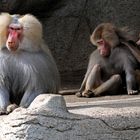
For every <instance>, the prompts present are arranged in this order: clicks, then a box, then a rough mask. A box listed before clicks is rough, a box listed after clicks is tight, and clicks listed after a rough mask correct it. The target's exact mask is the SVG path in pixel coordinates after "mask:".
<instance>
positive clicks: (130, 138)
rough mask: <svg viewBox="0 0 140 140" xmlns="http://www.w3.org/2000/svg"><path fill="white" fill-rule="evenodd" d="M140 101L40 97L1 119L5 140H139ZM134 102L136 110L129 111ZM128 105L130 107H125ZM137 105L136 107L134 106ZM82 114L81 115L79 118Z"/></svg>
mask: <svg viewBox="0 0 140 140" xmlns="http://www.w3.org/2000/svg"><path fill="white" fill-rule="evenodd" d="M139 101H140V99H139V98H137V99H129V100H127V99H123V100H121V101H110V102H108V101H99V102H95V103H93V102H89V103H86V102H85V103H71V104H67V107H68V110H69V111H70V112H71V113H70V112H69V111H67V109H66V105H65V101H64V99H63V97H62V96H60V95H56V96H55V95H54V94H53V95H51V94H49V95H46V94H45V95H39V96H38V97H37V98H36V99H35V100H34V102H33V103H32V104H31V105H30V107H29V108H27V109H23V108H18V109H16V110H15V111H14V112H13V113H11V114H9V115H7V116H1V117H0V138H1V140H74V139H75V140H126V139H127V140H139V139H140V110H139V106H137V105H139ZM129 102H131V103H132V104H131V105H132V106H129V107H128V103H129ZM123 104H126V106H123ZM133 105H134V106H133ZM78 114H79V115H78Z"/></svg>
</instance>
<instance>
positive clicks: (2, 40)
mask: <svg viewBox="0 0 140 140" xmlns="http://www.w3.org/2000/svg"><path fill="white" fill-rule="evenodd" d="M58 89H59V72H58V70H57V66H56V64H55V62H54V59H53V57H52V55H51V53H50V51H49V49H48V48H47V46H46V45H45V44H44V41H43V39H42V25H41V23H40V22H39V21H38V20H37V19H36V18H35V17H34V16H32V15H30V14H26V15H23V16H20V15H10V14H8V13H2V14H1V15H0V114H5V113H9V112H10V111H12V110H13V109H14V108H12V107H13V106H12V107H11V104H12V103H15V104H17V105H19V106H22V107H28V106H29V105H30V103H31V102H32V101H33V100H34V98H35V97H36V96H38V95H39V94H42V93H58ZM13 105H14V104H13ZM9 106H10V107H9ZM9 108H10V109H9Z"/></svg>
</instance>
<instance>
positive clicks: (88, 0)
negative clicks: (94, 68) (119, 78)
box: [0, 0, 140, 82]
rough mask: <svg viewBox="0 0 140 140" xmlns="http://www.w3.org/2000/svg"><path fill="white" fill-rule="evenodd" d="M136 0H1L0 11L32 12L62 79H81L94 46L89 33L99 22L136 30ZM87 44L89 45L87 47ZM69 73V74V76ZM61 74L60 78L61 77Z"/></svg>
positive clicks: (139, 23)
mask: <svg viewBox="0 0 140 140" xmlns="http://www.w3.org/2000/svg"><path fill="white" fill-rule="evenodd" d="M139 5H140V1H139V0H135V1H132V0H123V1H122V0H117V1H114V0H96V1H95V0H59V1H57V0H41V1H38V0H34V1H33V0H25V1H22V2H21V1H18V0H12V1H11V0H1V1H0V11H10V12H11V13H21V14H24V13H32V14H34V15H36V16H37V17H38V18H39V19H40V20H41V21H42V23H43V25H44V35H45V36H44V38H45V40H46V42H47V43H48V46H49V48H50V49H51V50H52V53H53V56H54V57H55V60H56V62H57V65H58V68H59V70H60V72H61V75H62V82H63V80H64V81H65V80H67V81H68V80H69V81H74V79H73V75H74V76H75V77H76V78H75V79H76V80H77V79H79V80H77V81H76V82H79V81H80V82H81V80H82V78H83V75H84V73H85V71H86V67H87V63H88V56H89V54H90V53H91V51H92V50H93V49H94V47H91V45H89V36H90V34H91V33H92V31H93V29H94V28H95V26H97V25H98V24H99V23H101V22H113V23H115V24H116V25H118V26H121V27H122V26H126V25H128V26H130V27H131V28H132V29H133V30H136V32H137V33H138V32H140V30H139V29H140V18H139V16H140V10H139ZM88 46H89V47H88ZM69 75H71V77H70V76H69ZM63 77H64V78H63Z"/></svg>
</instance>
